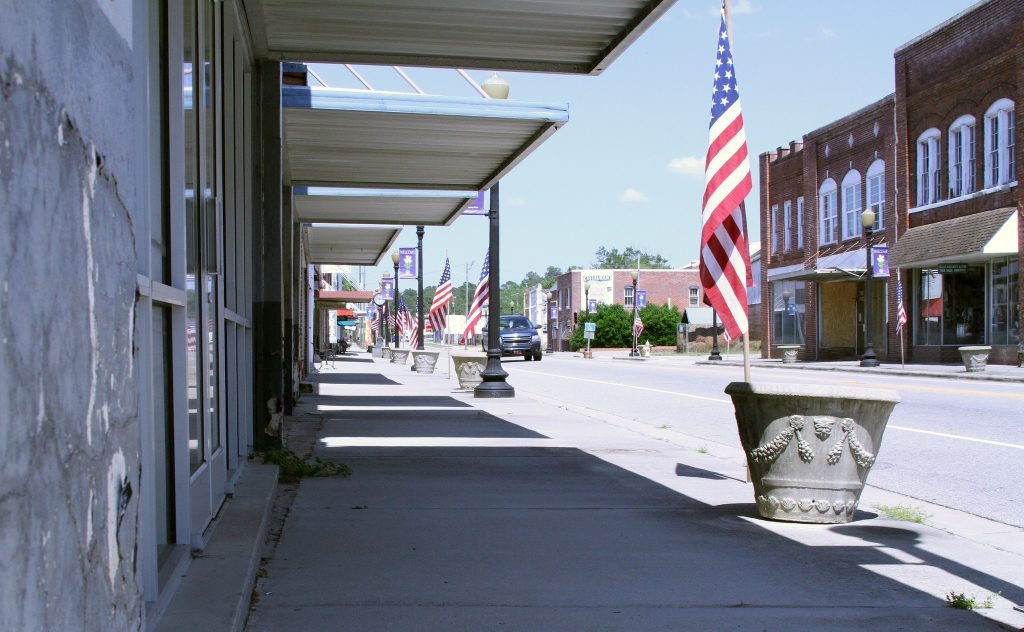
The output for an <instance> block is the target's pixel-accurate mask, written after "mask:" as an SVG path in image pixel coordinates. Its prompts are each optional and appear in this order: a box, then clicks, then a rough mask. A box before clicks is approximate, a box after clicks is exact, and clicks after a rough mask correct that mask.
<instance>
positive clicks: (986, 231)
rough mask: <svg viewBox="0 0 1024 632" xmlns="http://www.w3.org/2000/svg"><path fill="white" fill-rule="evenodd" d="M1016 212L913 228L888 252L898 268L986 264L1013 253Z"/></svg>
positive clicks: (983, 214)
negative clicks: (952, 263)
mask: <svg viewBox="0 0 1024 632" xmlns="http://www.w3.org/2000/svg"><path fill="white" fill-rule="evenodd" d="M1018 239H1019V238H1018V236H1017V209H1016V208H1015V207H1008V208H997V209H993V210H991V211H983V212H981V213H974V214H971V215H962V216H960V217H954V218H953V219H947V220H945V221H942V222H934V223H932V224H925V225H923V226H915V227H914V228H911V229H910V230H908V231H907V232H906V234H904V235H903V236H902V237H900V240H899V242H897V243H896V244H895V245H893V247H892V250H891V251H890V252H889V264H890V265H892V266H894V267H897V268H925V267H928V266H934V265H938V264H940V263H950V262H971V261H985V260H988V259H992V258H993V257H999V256H1006V255H1012V254H1016V253H1017V252H1018V250H1019V248H1020V244H1019V241H1018Z"/></svg>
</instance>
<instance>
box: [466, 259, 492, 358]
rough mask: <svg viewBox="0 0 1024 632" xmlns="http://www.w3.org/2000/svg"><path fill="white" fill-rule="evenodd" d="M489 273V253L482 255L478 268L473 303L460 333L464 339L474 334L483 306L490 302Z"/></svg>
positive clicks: (481, 315)
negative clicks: (481, 262)
mask: <svg viewBox="0 0 1024 632" xmlns="http://www.w3.org/2000/svg"><path fill="white" fill-rule="evenodd" d="M490 272H491V251H490V250H488V251H487V252H486V253H485V254H484V263H483V265H482V266H480V282H479V283H478V284H477V286H476V292H474V293H473V303H472V305H470V307H469V315H468V316H466V328H465V329H464V330H463V331H462V336H463V338H464V339H468V338H469V337H471V336H473V335H475V334H476V326H477V325H478V324H479V323H480V319H481V318H483V314H484V305H486V304H487V303H488V301H489V300H490V283H489V281H490V278H491V275H490Z"/></svg>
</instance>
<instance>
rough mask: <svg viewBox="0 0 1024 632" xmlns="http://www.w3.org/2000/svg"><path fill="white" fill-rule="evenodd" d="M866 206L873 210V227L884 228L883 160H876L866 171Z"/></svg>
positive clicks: (875, 228) (876, 228)
mask: <svg viewBox="0 0 1024 632" xmlns="http://www.w3.org/2000/svg"><path fill="white" fill-rule="evenodd" d="M867 181H868V182H867V191H868V208H870V209H871V210H872V211H874V212H875V227H874V228H873V229H872V230H880V229H882V228H885V161H884V160H876V161H874V162H873V163H871V166H870V167H868V173H867Z"/></svg>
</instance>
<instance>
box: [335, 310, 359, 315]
mask: <svg viewBox="0 0 1024 632" xmlns="http://www.w3.org/2000/svg"><path fill="white" fill-rule="evenodd" d="M335 311H336V312H337V314H336V315H337V316H355V315H356V313H355V312H353V311H352V310H350V309H339V310H335Z"/></svg>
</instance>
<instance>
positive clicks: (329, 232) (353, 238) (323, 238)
mask: <svg viewBox="0 0 1024 632" xmlns="http://www.w3.org/2000/svg"><path fill="white" fill-rule="evenodd" d="M303 230H304V231H305V233H306V236H305V237H306V238H305V239H304V240H303V242H304V244H305V247H306V249H307V257H308V260H309V263H312V264H318V263H336V264H343V265H353V266H375V265H377V264H378V263H380V261H381V260H382V259H383V258H384V255H385V254H387V253H388V251H389V250H390V249H391V247H392V246H393V245H394V243H395V241H396V240H397V239H398V235H399V233H401V232H402V229H401V228H390V227H383V228H382V227H370V226H323V225H315V224H314V225H312V226H306V227H304V229H303Z"/></svg>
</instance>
